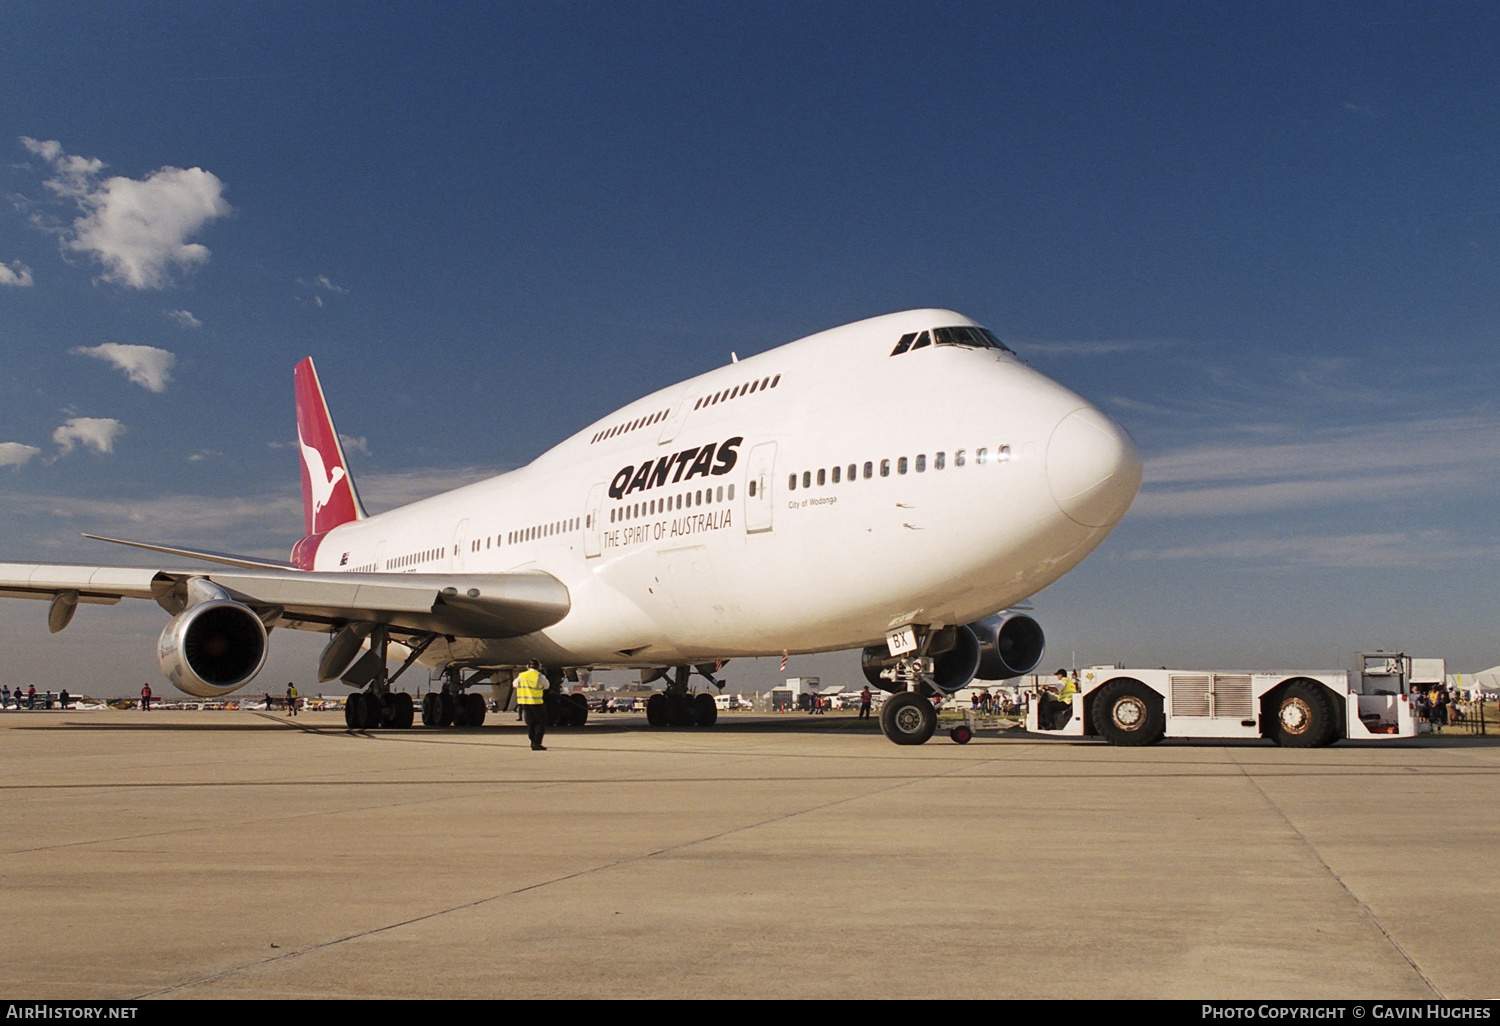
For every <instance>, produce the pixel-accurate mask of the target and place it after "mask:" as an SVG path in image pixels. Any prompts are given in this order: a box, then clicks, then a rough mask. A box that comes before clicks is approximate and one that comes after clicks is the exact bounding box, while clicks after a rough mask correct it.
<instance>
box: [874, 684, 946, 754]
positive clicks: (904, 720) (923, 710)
mask: <svg viewBox="0 0 1500 1026" xmlns="http://www.w3.org/2000/svg"><path fill="white" fill-rule="evenodd" d="M880 719H881V724H882V725H884V724H886V723H889V724H890V729H889V730H888V731H887V732H886V735H885V736H886V737H888V738H890V739H891V740H892V741H894V742H895V743H896V744H898V745H925V744H926V743H927V741H928V739H929V738H931V737H932V732H933V731H935V730H937V710H936V709H934V708H933V707H932V701H931V700H930V699H928V698H927V697H926V696H925V695H919V694H917V693H916V692H914V691H903V692H901V694H899V695H893V696H891V698H890V699H888V700H887V701H886V703H885V708H884V709H882V710H881V717H880Z"/></svg>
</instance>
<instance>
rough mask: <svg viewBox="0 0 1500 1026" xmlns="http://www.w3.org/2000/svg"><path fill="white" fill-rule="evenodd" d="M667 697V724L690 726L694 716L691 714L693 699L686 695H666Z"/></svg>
mask: <svg viewBox="0 0 1500 1026" xmlns="http://www.w3.org/2000/svg"><path fill="white" fill-rule="evenodd" d="M666 699H667V725H668V726H671V727H691V726H692V725H693V721H694V719H695V717H694V716H693V700H692V699H691V698H690V697H688V696H687V695H672V694H669V695H667V696H666Z"/></svg>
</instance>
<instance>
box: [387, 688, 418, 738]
mask: <svg viewBox="0 0 1500 1026" xmlns="http://www.w3.org/2000/svg"><path fill="white" fill-rule="evenodd" d="M391 702H392V704H393V706H394V707H395V712H394V713H393V714H392V716H391V726H393V727H395V728H396V729H397V730H408V729H410V728H411V721H412V720H413V719H414V718H415V716H416V709H415V708H414V707H413V705H412V701H411V696H410V695H408V694H407V693H406V692H405V691H402V692H400V693H399V694H395V695H392V696H391Z"/></svg>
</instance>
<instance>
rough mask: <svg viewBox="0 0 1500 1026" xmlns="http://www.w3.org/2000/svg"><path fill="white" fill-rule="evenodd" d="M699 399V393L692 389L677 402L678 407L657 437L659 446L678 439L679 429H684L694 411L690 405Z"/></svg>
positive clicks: (684, 393)
mask: <svg viewBox="0 0 1500 1026" xmlns="http://www.w3.org/2000/svg"><path fill="white" fill-rule="evenodd" d="M697 398H698V393H697V392H695V391H693V390H692V389H688V390H687V391H685V392H683V393H682V398H681V399H679V400H677V406H676V407H675V408H674V409H673V410H672V415H671V416H670V417H668V418H667V422H666V423H665V424H663V425H662V427H661V434H660V435H658V436H657V439H656V444H657V445H666V444H667V443H668V442H670V441H671V440H672V439H674V438H676V437H677V429H678V428H680V427H682V422H683V421H685V420H687V415H688V414H689V413H691V412H692V411H693V408H692V406H690V405H689V404H690V403H691V402H692V401H693V400H695V399H697Z"/></svg>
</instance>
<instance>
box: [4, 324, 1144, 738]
mask: <svg viewBox="0 0 1500 1026" xmlns="http://www.w3.org/2000/svg"><path fill="white" fill-rule="evenodd" d="M294 380H295V385H296V407H297V433H298V436H299V440H300V443H301V445H300V449H301V455H302V497H303V513H304V528H305V536H304V537H303V538H302V539H301V540H299V541H298V542H297V543H296V545H295V546H294V547H293V548H292V552H291V558H290V561H289V562H285V563H283V562H278V561H270V560H264V559H256V558H252V557H244V556H236V555H230V554H226V553H220V552H206V551H201V550H196V549H185V548H180V547H175V546H170V545H161V544H154V543H146V542H135V541H125V542H124V544H130V545H136V546H138V547H140V548H145V549H150V550H153V551H157V552H162V553H167V554H169V555H177V556H183V557H192V558H195V559H199V560H206V561H208V562H212V563H218V564H221V565H222V566H224V567H225V569H223V570H212V569H173V568H167V567H160V566H149V567H115V566H64V565H57V564H35V565H33V564H16V563H11V564H0V596H5V597H12V598H31V599H42V600H45V601H47V602H49V603H50V608H49V611H48V615H47V623H48V626H49V628H50V629H51V630H53V631H54V632H56V631H60V630H62V629H63V628H64V627H66V626H67V625H68V623H69V622H70V621H71V619H72V618H73V614H74V611H75V610H76V609H77V607H78V605H80V604H88V603H104V604H112V603H115V602H118V601H119V600H120V599H121V598H142V599H152V600H154V601H156V602H157V603H158V604H159V605H161V606H162V608H163V609H165V610H166V611H167V612H168V613H169V614H170V615H171V616H172V620H171V622H170V623H168V624H167V626H166V629H165V630H163V631H162V635H161V639H160V641H159V643H158V655H159V657H160V662H161V667H162V671H163V672H164V673H165V674H166V676H167V679H168V680H170V681H171V682H172V683H173V684H174V685H176V686H177V687H178V688H179V689H181V690H182V691H184V692H186V693H188V694H190V695H195V696H200V697H218V696H222V695H227V694H229V693H230V692H232V691H234V690H236V689H237V688H241V687H243V686H244V685H246V684H248V683H249V682H250V681H251V680H252V679H253V678H254V677H255V675H256V674H257V672H259V670H260V668H261V666H262V665H263V663H264V662H265V658H266V652H267V645H268V641H267V632H268V631H269V630H270V629H271V628H273V627H288V628H294V629H298V630H311V631H322V632H325V633H327V634H328V635H329V641H328V645H327V647H326V648H325V649H324V651H323V654H322V657H321V659H320V664H319V667H318V679H319V680H320V681H329V680H333V679H336V678H338V679H342V680H343V681H344V682H345V683H346V684H348V685H350V686H352V687H354V688H356V689H358V690H357V691H356V692H355V693H354V694H353V695H351V696H350V700H349V703H348V708H347V710H346V717H347V719H348V722H349V725H350V726H351V727H353V728H360V729H362V728H370V727H376V726H385V727H407V726H410V725H411V724H412V722H413V720H414V718H415V716H416V712H415V709H414V704H413V702H412V699H411V696H410V695H409V694H406V693H404V692H401V691H398V690H396V689H395V688H393V684H394V683H395V681H396V680H397V679H398V678H399V677H400V675H401V674H402V673H404V672H405V671H406V670H407V669H408V668H409V667H410V666H412V665H413V664H414V663H421V664H423V665H426V666H430V667H434V668H439V669H442V670H444V671H445V675H444V681H445V683H444V686H443V690H442V692H440V693H438V692H434V693H432V694H429V695H427V696H426V698H425V699H424V701H423V705H422V709H421V716H422V721H423V723H424V724H429V725H440V724H446V723H455V722H456V723H467V724H477V723H480V722H482V721H483V718H484V712H485V703H484V700H483V699H482V698H481V697H480V696H479V695H478V694H477V693H476V692H474V691H472V690H470V689H472V688H474V687H475V686H477V685H480V684H483V683H490V684H492V685H493V686H495V687H496V689H497V690H498V691H500V693H501V697H502V699H503V697H504V696H505V695H507V694H508V685H509V682H510V680H511V676H512V674H513V673H514V672H515V671H516V669H517V668H519V667H524V666H525V664H526V663H527V661H529V660H532V659H536V660H539V661H540V663H541V665H542V666H543V667H544V669H545V672H546V674H547V676H548V677H549V679H550V680H551V681H553V682H554V684H555V685H557V686H554V687H553V688H551V689H549V691H548V695H549V702H550V703H551V705H552V709H553V713H554V715H555V716H556V717H558V718H559V719H561V720H563V721H564V722H568V721H572V722H582V719H583V718H584V717H585V716H586V715H587V705H586V703H582V702H581V701H575V700H581V699H582V697H583V696H582V695H576V694H574V695H561V694H560V693H561V691H562V687H561V684H562V681H563V680H564V679H565V678H573V679H576V675H577V671H578V670H580V669H585V668H606V667H612V668H633V669H639V670H640V671H641V679H642V680H643V681H644V682H651V681H654V680H662V681H664V690H663V691H662V692H661V693H659V694H657V695H654V696H653V697H652V699H651V701H650V702H649V703H648V710H647V712H648V717H649V719H650V721H651V722H652V724H653V725H658V726H660V725H688V724H695V723H696V724H700V725H709V724H711V723H712V722H713V721H714V719H715V716H716V710H715V705H714V702H713V699H712V696H711V695H708V694H697V695H694V694H692V689H691V681H692V674H693V671H694V669H695V668H696V670H697V671H698V672H699V673H701V674H702V675H704V676H707V677H710V679H711V678H712V674H713V673H714V671H715V669H716V667H717V666H720V665H722V662H723V661H726V660H729V659H734V658H743V657H753V656H768V655H769V656H780V655H783V654H784V653H793V654H796V653H809V652H826V651H836V650H843V649H852V648H863V649H864V655H863V659H862V665H863V671H864V673H865V676H866V677H867V679H868V680H869V681H870V683H871V684H872V685H874V686H877V687H880V688H882V689H884V690H885V691H887V692H891V693H892V694H891V697H890V698H889V699H888V700H887V701H886V702H885V704H884V707H883V710H882V716H881V725H882V728H883V729H884V731H885V734H886V736H887V737H889V738H890V739H891V740H893V741H896V742H897V743H902V744H921V743H923V742H925V741H926V740H927V739H928V738H929V737H930V736H931V735H932V733H933V730H934V728H935V726H936V722H937V721H936V713H935V711H934V707H933V699H934V698H935V697H940V696H942V695H944V694H950V693H952V692H954V691H957V690H958V689H959V688H961V687H963V686H964V685H966V684H968V683H969V681H971V680H972V679H974V678H975V677H976V676H977V677H980V678H983V679H987V680H996V679H1003V678H1006V677H1013V676H1016V675H1018V674H1022V673H1026V672H1029V671H1030V670H1032V669H1033V668H1034V667H1035V666H1036V664H1037V663H1038V662H1039V661H1040V659H1041V655H1042V649H1043V635H1042V631H1041V628H1040V627H1039V626H1038V625H1037V623H1036V621H1035V620H1033V619H1032V618H1031V617H1029V616H1027V615H1025V614H1022V613H1017V612H1014V611H1012V608H1011V607H1013V606H1015V605H1016V604H1017V603H1020V602H1021V601H1022V600H1024V599H1026V598H1027V597H1029V596H1031V595H1032V594H1034V593H1036V592H1037V591H1039V590H1041V589H1042V588H1045V587H1046V586H1047V585H1049V584H1051V583H1052V582H1053V581H1055V580H1057V579H1058V578H1059V577H1061V576H1062V575H1063V574H1065V573H1067V572H1068V571H1069V570H1071V569H1072V568H1073V567H1074V566H1076V565H1077V564H1078V562H1079V561H1080V560H1082V559H1083V558H1084V556H1086V555H1088V553H1089V552H1091V551H1093V549H1094V548H1095V547H1096V546H1098V545H1099V543H1100V542H1101V541H1102V540H1103V539H1104V537H1105V536H1106V535H1107V534H1108V533H1109V532H1110V530H1111V529H1112V528H1113V527H1114V525H1115V524H1117V523H1118V522H1119V520H1120V518H1121V517H1123V516H1124V515H1125V512H1126V510H1127V509H1128V508H1129V507H1130V504H1131V502H1132V501H1133V500H1134V498H1135V495H1136V492H1137V491H1138V489H1139V487H1140V482H1141V463H1140V457H1139V454H1138V452H1137V450H1136V447H1135V444H1134V443H1133V442H1132V440H1131V439H1130V436H1129V435H1128V434H1126V432H1125V431H1124V430H1123V429H1122V428H1121V427H1120V426H1119V425H1118V424H1116V423H1115V422H1114V421H1112V420H1111V419H1110V418H1109V417H1107V416H1105V415H1104V414H1103V413H1101V412H1100V411H1099V410H1098V409H1096V408H1095V407H1094V406H1092V405H1090V404H1089V403H1088V402H1086V401H1085V400H1084V399H1082V398H1080V397H1079V396H1078V395H1076V394H1074V393H1073V392H1071V391H1069V390H1068V389H1066V388H1063V387H1062V386H1061V385H1059V384H1057V383H1056V382H1054V381H1052V380H1050V379H1049V378H1047V377H1045V376H1043V375H1041V374H1039V373H1037V372H1036V371H1034V370H1032V369H1030V368H1029V367H1027V366H1026V365H1025V364H1023V363H1022V362H1021V361H1020V360H1019V359H1018V358H1017V357H1016V355H1015V354H1014V353H1013V352H1011V350H1010V349H1008V348H1007V347H1006V346H1005V345H1004V344H1003V343H1002V342H1000V340H999V339H997V338H996V337H995V336H994V335H993V334H992V333H991V332H989V331H988V330H986V329H984V328H982V327H980V326H979V325H978V324H976V323H974V322H973V321H972V320H970V319H969V318H967V317H964V316H962V315H960V314H956V313H953V312H951V311H947V310H911V311H907V312H904V313H895V314H889V315H887V316H884V317H876V318H872V319H870V320H865V321H860V322H858V323H855V324H849V325H846V326H844V327H840V328H834V329H832V330H830V331H824V332H820V333H819V334H816V335H812V336H809V337H808V338H804V339H801V340H799V341H796V342H792V343H789V344H787V345H783V346H780V347H778V348H775V349H772V350H769V351H768V352H765V353H761V354H759V355H757V356H753V357H749V358H746V359H744V360H739V361H737V362H732V363H730V364H728V365H727V366H723V367H719V368H717V369H715V370H712V371H709V372H707V373H705V374H700V375H698V376H697V377H695V378H692V379H690V380H688V381H685V382H682V383H680V384H677V385H673V386H671V387H670V388H665V389H662V390H661V391H659V392H654V393H652V394H651V395H648V396H645V397H644V398H642V399H639V400H637V401H636V402H634V403H631V404H630V405H628V406H626V407H624V408H623V409H620V410H617V411H616V412H614V413H612V414H610V415H609V416H607V417H605V418H603V419H602V420H600V421H598V422H597V423H594V424H591V425H590V426H588V427H586V428H584V429H583V430H582V431H580V432H579V433H577V434H576V435H574V436H573V437H571V438H569V439H567V440H565V441H564V442H562V443H561V444H560V445H558V446H556V447H555V448H553V449H551V450H550V451H548V452H546V453H544V454H542V455H541V456H540V457H538V458H537V459H536V460H535V461H533V462H532V463H531V464H529V465H527V466H525V467H522V468H520V469H518V470H515V471H512V472H510V473H508V474H502V475H501V476H499V477H496V478H492V479H491V480H488V481H483V482H480V483H478V484H473V485H470V486H468V487H465V488H460V489H458V490H456V491H452V492H448V493H446V494H443V495H438V496H434V497H433V498H430V499H425V500H423V501H421V502H417V503H413V504H412V505H409V506H406V507H403V508H401V509H396V510H392V511H390V512H388V513H382V514H379V515H376V516H370V515H368V514H366V513H365V511H364V508H363V506H362V504H361V502H360V498H359V493H358V491H357V489H356V488H355V482H354V480H353V478H352V477H351V476H350V472H349V466H348V463H347V461H346V460H345V459H344V453H343V451H342V449H341V447H340V445H339V441H338V434H337V432H336V431H335V430H334V426H333V421H332V419H331V417H330V416H329V413H328V409H327V406H326V403H325V400H324V397H323V392H322V388H321V386H320V385H319V383H318V378H317V374H316V372H315V370H314V369H313V364H312V361H311V359H308V360H304V361H303V362H302V363H301V364H299V365H298V366H297V368H296V371H295V374H294ZM91 537H92V536H91ZM102 540H107V541H120V539H102ZM398 660H399V661H400V666H399V668H398V669H397V670H396V671H395V672H394V673H393V672H391V671H390V669H389V667H390V664H391V663H392V662H395V661H398Z"/></svg>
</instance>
